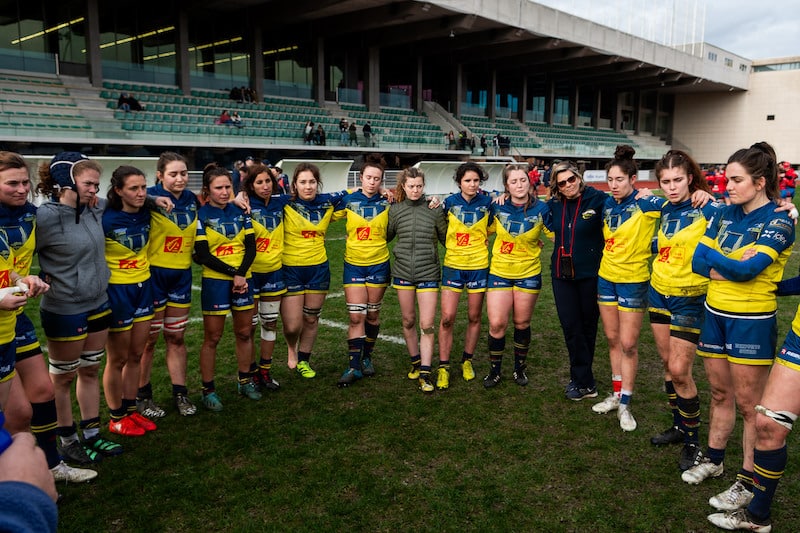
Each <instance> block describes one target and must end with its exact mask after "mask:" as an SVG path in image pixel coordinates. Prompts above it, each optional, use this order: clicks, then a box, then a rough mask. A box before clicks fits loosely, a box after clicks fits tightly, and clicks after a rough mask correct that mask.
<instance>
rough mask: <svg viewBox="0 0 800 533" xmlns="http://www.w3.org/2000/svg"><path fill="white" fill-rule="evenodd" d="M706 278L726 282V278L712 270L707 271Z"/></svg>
mask: <svg viewBox="0 0 800 533" xmlns="http://www.w3.org/2000/svg"><path fill="white" fill-rule="evenodd" d="M708 278H709V279H713V280H714V281H728V278H726V277H725V276H723V275H722V274H720V273H719V272H717V271H716V270H715V269H713V268H712V269H711V270H710V271H709V273H708Z"/></svg>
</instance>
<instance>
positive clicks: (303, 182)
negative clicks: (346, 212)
mask: <svg viewBox="0 0 800 533" xmlns="http://www.w3.org/2000/svg"><path fill="white" fill-rule="evenodd" d="M321 185H322V178H321V176H320V172H319V168H317V166H316V165H313V164H311V163H300V164H299V165H297V167H296V168H295V170H294V175H293V176H292V199H291V200H290V201H289V203H288V204H287V205H286V208H285V209H284V219H283V224H284V226H283V228H284V230H283V234H284V249H283V276H284V281H285V282H286V294H285V295H284V297H283V301H282V302H281V318H282V319H283V334H284V337H286V344H287V346H288V352H289V353H288V360H289V361H288V362H289V368H296V369H297V373H298V374H300V375H301V376H302V377H304V378H313V377H314V376H316V372H315V371H314V370H313V369H312V368H311V365H310V360H311V350H312V349H313V348H314V341H316V339H317V328H318V327H319V315H320V314H321V313H322V304H323V303H325V296H326V295H327V294H328V288H329V287H330V283H331V271H330V267H329V265H328V255H327V253H326V252H325V234H326V233H327V231H328V226H329V225H330V223H331V217H332V216H333V211H334V209H336V208H337V207H338V206H339V205H340V203H341V200H342V197H343V196H344V193H332V194H324V193H320V192H319V189H320V186H321Z"/></svg>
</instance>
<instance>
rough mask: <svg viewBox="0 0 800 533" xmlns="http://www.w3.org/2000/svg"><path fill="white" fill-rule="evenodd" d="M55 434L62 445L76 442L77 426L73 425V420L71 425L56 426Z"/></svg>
mask: <svg viewBox="0 0 800 533" xmlns="http://www.w3.org/2000/svg"><path fill="white" fill-rule="evenodd" d="M56 435H58V440H60V441H61V445H62V446H67V445H69V444H72V443H73V442H78V428H77V427H76V426H75V423H74V422H73V423H72V425H71V426H58V427H57V428H56Z"/></svg>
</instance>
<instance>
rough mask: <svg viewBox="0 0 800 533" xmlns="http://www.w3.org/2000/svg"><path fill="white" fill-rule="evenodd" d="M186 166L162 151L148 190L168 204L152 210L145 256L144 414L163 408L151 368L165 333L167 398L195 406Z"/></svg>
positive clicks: (191, 206)
mask: <svg viewBox="0 0 800 533" xmlns="http://www.w3.org/2000/svg"><path fill="white" fill-rule="evenodd" d="M188 183H189V170H188V167H187V161H186V158H184V157H183V156H182V155H180V154H176V153H175V152H164V153H162V154H161V156H160V157H159V158H158V162H157V163H156V184H155V185H154V186H152V187H149V188H148V189H147V194H148V195H150V196H155V197H165V198H168V199H169V200H170V201H171V203H172V204H173V207H172V209H170V210H167V209H164V208H159V209H157V210H155V211H153V212H152V219H151V221H150V241H149V245H148V248H147V256H148V259H149V261H150V275H151V283H152V287H153V305H154V310H155V314H154V315H153V320H152V321H151V322H150V338H149V339H148V341H147V345H146V346H145V350H144V354H143V355H142V362H141V375H140V376H139V392H138V394H137V396H136V408H137V409H138V411H139V412H140V413H141V414H142V415H144V416H146V417H148V418H154V417H162V416H164V414H165V413H164V410H163V409H162V408H161V407H159V406H158V404H156V403H155V401H154V400H153V388H152V386H151V384H150V373H151V370H152V367H153V352H154V351H155V346H156V343H157V342H158V337H159V336H160V335H161V333H162V331H163V334H164V344H165V345H166V348H165V359H166V363H167V370H168V371H169V376H170V380H171V381H172V398H173V402H174V403H175V407H176V408H177V409H178V413H179V414H180V415H181V416H189V415H193V414H195V412H196V411H197V409H196V407H195V406H194V404H193V403H192V401H191V400H190V399H189V391H188V389H187V388H186V365H187V357H186V344H185V342H184V334H185V332H186V324H187V323H188V321H189V306H190V305H191V300H192V251H193V250H194V237H195V232H196V228H197V210H198V208H199V202H198V200H197V196H195V194H194V193H193V192H192V191H190V190H188V189H187V188H186V187H187V185H188Z"/></svg>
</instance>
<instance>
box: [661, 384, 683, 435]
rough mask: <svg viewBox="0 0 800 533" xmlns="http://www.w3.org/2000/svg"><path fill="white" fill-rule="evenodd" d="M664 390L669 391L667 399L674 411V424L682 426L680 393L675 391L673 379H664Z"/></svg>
mask: <svg viewBox="0 0 800 533" xmlns="http://www.w3.org/2000/svg"><path fill="white" fill-rule="evenodd" d="M664 390H666V391H667V401H668V402H669V409H670V411H672V425H673V426H677V427H680V426H681V415H680V413H678V394H677V393H676V392H675V385H674V384H673V383H672V380H669V381H664Z"/></svg>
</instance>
